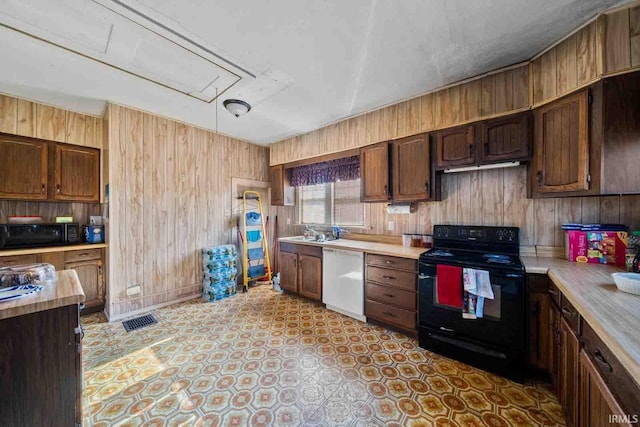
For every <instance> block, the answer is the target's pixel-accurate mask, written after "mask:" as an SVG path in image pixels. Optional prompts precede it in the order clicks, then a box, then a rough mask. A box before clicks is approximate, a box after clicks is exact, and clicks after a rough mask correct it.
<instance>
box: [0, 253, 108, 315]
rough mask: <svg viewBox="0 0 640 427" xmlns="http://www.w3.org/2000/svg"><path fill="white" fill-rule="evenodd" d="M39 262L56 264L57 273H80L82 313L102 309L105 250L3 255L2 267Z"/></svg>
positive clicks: (0, 262) (104, 297)
mask: <svg viewBox="0 0 640 427" xmlns="http://www.w3.org/2000/svg"><path fill="white" fill-rule="evenodd" d="M87 246H90V245H87ZM39 262H45V263H48V264H52V265H53V266H54V267H55V269H56V270H76V272H77V273H78V278H79V279H80V284H81V285H82V290H83V291H84V294H85V304H84V308H83V310H82V314H86V313H91V312H94V311H99V310H102V308H103V307H104V304H105V300H106V286H105V277H104V249H102V248H91V247H88V248H86V249H83V250H75V251H61V252H45V253H36V254H28V255H13V256H2V254H1V253H0V267H10V266H12V265H20V264H33V263H39Z"/></svg>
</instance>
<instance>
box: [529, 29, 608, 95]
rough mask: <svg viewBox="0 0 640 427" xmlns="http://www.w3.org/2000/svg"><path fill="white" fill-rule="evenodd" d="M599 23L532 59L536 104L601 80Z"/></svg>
mask: <svg viewBox="0 0 640 427" xmlns="http://www.w3.org/2000/svg"><path fill="white" fill-rule="evenodd" d="M598 28H599V26H598V22H597V21H592V22H591V23H589V24H588V25H586V26H585V27H583V28H582V29H580V30H579V31H577V32H576V33H574V34H572V35H570V36H569V37H567V38H566V39H564V40H563V41H562V42H560V43H559V44H557V45H556V46H555V47H553V48H552V49H550V50H548V51H547V52H545V53H544V54H543V55H541V56H540V57H538V58H536V59H534V60H533V61H532V62H531V86H532V93H533V99H532V100H531V101H532V104H533V105H534V106H536V105H540V104H543V103H546V102H549V101H551V100H553V99H556V98H559V97H561V96H563V95H566V94H568V93H571V92H573V91H574V90H576V89H578V88H580V87H584V86H586V85H589V84H591V83H593V82H595V81H597V80H598V79H599V78H600V76H601V75H602V62H601V55H600V52H601V51H602V46H601V45H599V43H598V42H599V40H600V39H599V38H598Z"/></svg>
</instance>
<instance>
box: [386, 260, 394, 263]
mask: <svg viewBox="0 0 640 427" xmlns="http://www.w3.org/2000/svg"><path fill="white" fill-rule="evenodd" d="M384 263H385V264H393V261H389V260H386V261H385V262H384Z"/></svg>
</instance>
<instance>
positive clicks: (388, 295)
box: [382, 294, 395, 298]
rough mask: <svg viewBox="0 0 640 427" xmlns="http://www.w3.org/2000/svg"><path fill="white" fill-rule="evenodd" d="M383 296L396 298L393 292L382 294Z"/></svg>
mask: <svg viewBox="0 0 640 427" xmlns="http://www.w3.org/2000/svg"><path fill="white" fill-rule="evenodd" d="M382 295H383V296H385V297H387V298H395V296H394V295H392V294H382Z"/></svg>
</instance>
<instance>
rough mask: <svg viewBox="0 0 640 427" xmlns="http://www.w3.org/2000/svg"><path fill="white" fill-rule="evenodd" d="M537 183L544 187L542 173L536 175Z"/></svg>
mask: <svg viewBox="0 0 640 427" xmlns="http://www.w3.org/2000/svg"><path fill="white" fill-rule="evenodd" d="M536 182H537V183H538V185H539V186H542V171H541V170H540V171H538V173H536Z"/></svg>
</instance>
